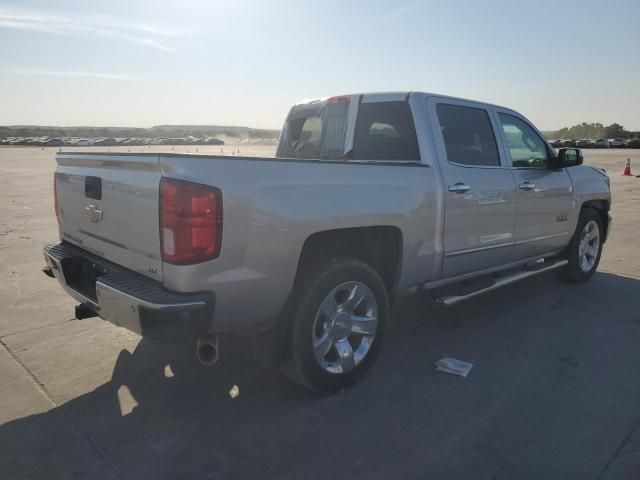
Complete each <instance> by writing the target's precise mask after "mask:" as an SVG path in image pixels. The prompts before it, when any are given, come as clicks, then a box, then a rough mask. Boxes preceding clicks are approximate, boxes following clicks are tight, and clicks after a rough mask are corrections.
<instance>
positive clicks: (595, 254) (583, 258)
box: [556, 208, 603, 282]
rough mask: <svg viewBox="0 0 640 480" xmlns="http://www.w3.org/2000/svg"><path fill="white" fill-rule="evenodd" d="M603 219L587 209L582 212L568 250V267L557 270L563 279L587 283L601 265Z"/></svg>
mask: <svg viewBox="0 0 640 480" xmlns="http://www.w3.org/2000/svg"><path fill="white" fill-rule="evenodd" d="M602 238H603V237H602V219H601V218H600V215H599V214H598V212H596V211H595V210H593V209H590V208H585V209H584V210H582V212H580V218H579V219H578V225H577V227H576V232H575V233H574V235H573V238H572V239H571V243H570V244H569V247H568V248H567V260H568V261H569V263H568V264H567V266H566V267H564V268H562V269H559V270H556V271H557V272H558V274H559V275H560V277H561V278H563V279H564V280H569V281H572V282H586V281H587V280H589V279H590V278H591V276H592V275H593V274H594V273H595V271H596V269H597V268H598V264H599V263H600V255H601V254H602Z"/></svg>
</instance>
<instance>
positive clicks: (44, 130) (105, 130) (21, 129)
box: [0, 125, 280, 139]
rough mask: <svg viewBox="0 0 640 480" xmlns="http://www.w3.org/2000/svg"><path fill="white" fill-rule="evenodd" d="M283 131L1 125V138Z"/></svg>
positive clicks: (267, 133)
mask: <svg viewBox="0 0 640 480" xmlns="http://www.w3.org/2000/svg"><path fill="white" fill-rule="evenodd" d="M279 134H280V131H279V130H269V129H261V128H249V127H238V126H225V125H155V126H153V127H151V128H130V127H56V126H41V125H8V126H4V127H1V126H0V137H44V136H47V137H86V138H91V137H141V138H153V137H170V138H180V137H188V136H194V137H202V136H211V137H215V136H227V137H234V138H239V139H243V138H277V137H278V135H279Z"/></svg>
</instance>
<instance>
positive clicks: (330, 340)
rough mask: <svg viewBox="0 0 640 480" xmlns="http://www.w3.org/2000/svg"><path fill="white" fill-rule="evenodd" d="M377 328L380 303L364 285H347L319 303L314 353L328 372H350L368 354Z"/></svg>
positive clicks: (335, 289) (313, 343) (342, 285)
mask: <svg viewBox="0 0 640 480" xmlns="http://www.w3.org/2000/svg"><path fill="white" fill-rule="evenodd" d="M377 328H378V303H377V302H376V297H375V296H374V295H373V292H372V291H371V289H370V288H369V287H367V286H366V285H365V284H364V283H362V282H355V281H351V282H344V283H342V284H340V285H338V286H337V287H336V288H334V289H333V290H331V291H330V292H329V294H328V295H327V296H326V297H325V299H324V300H323V301H322V303H321V304H320V307H319V308H318V312H317V313H316V318H315V320H314V322H313V330H312V333H311V337H312V338H311V340H312V347H313V353H314V355H315V357H316V360H317V362H318V364H319V365H320V366H321V367H322V368H323V369H324V370H325V371H327V372H329V373H336V374H340V373H347V372H349V371H351V370H353V369H354V368H355V367H356V366H357V365H358V364H359V363H360V362H361V361H362V360H363V359H364V357H365V356H366V355H367V353H368V352H369V349H370V348H371V346H372V345H373V341H374V339H375V336H376V330H377Z"/></svg>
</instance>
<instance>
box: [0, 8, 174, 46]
mask: <svg viewBox="0 0 640 480" xmlns="http://www.w3.org/2000/svg"><path fill="white" fill-rule="evenodd" d="M0 28H9V29H13V30H26V31H33V32H42V33H51V34H58V35H74V36H82V37H95V38H115V39H120V40H123V41H127V42H131V43H136V44H139V45H144V46H147V47H151V48H155V49H157V50H164V51H167V52H175V51H176V49H175V48H174V47H172V46H171V45H168V44H166V43H165V41H166V40H167V39H169V38H172V37H180V36H185V33H183V32H178V31H175V30H170V29H165V28H161V27H159V26H156V25H148V24H146V23H135V22H131V21H128V20H125V19H123V18H122V17H116V16H111V15H76V14H64V15H57V14H52V13H48V12H44V11H34V10H19V9H12V8H0Z"/></svg>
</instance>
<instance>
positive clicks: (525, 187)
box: [519, 181, 536, 191]
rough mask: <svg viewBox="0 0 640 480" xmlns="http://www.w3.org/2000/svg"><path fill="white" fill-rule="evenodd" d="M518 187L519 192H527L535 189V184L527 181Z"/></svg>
mask: <svg viewBox="0 0 640 480" xmlns="http://www.w3.org/2000/svg"><path fill="white" fill-rule="evenodd" d="M519 187H520V190H527V191H529V190H533V189H534V188H536V184H535V183H533V182H529V181H527V182H522V183H521V184H520V185H519Z"/></svg>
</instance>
